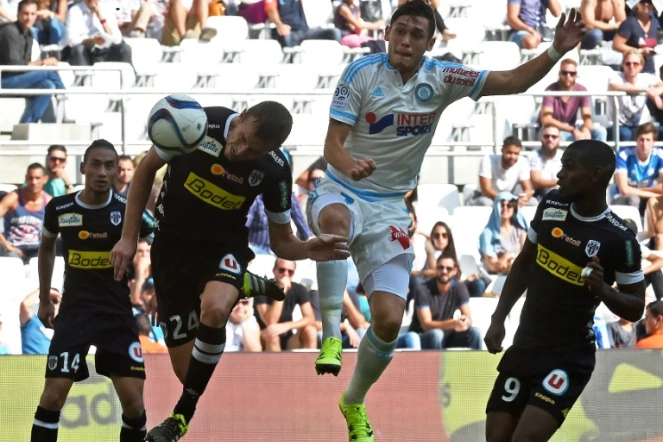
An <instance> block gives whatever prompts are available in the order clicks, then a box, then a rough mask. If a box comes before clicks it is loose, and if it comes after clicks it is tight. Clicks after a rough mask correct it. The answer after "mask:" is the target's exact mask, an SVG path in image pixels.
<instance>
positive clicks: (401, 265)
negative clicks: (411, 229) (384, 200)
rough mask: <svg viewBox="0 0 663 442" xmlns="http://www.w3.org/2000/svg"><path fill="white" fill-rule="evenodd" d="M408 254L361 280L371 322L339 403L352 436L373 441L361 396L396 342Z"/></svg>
mask: <svg viewBox="0 0 663 442" xmlns="http://www.w3.org/2000/svg"><path fill="white" fill-rule="evenodd" d="M410 266H411V257H410V255H408V254H401V255H398V256H396V257H394V258H392V259H391V260H390V261H389V262H387V263H385V264H383V265H381V266H380V267H378V268H377V269H376V270H374V271H373V272H372V273H371V274H370V275H369V276H368V277H367V278H366V279H365V280H364V290H365V291H366V294H367V295H368V296H369V302H370V306H371V317H372V321H371V326H370V327H369V329H368V330H367V332H366V336H365V337H364V339H362V340H361V343H360V344H359V351H358V354H357V365H356V366H355V370H354V373H353V374H352V379H351V381H350V385H349V386H348V389H347V390H346V391H345V393H343V395H342V396H341V400H340V402H339V407H340V408H341V412H342V413H343V415H344V416H345V419H346V421H347V424H348V431H349V433H350V438H351V440H357V441H366V442H368V441H373V440H374V436H373V429H372V428H371V426H370V423H369V421H368V417H367V416H366V410H365V408H364V405H363V403H364V399H365V397H366V394H367V393H368V390H369V389H370V388H371V386H372V385H373V384H374V383H375V382H377V380H378V379H379V378H380V376H381V375H382V373H383V372H384V370H385V369H386V368H387V366H388V365H389V363H390V362H391V359H392V357H393V354H394V350H395V349H396V345H397V343H398V333H399V331H400V328H401V324H402V322H403V313H404V312H405V305H406V301H405V300H406V299H407V291H408V283H409V273H410Z"/></svg>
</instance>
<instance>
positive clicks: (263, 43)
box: [239, 40, 283, 66]
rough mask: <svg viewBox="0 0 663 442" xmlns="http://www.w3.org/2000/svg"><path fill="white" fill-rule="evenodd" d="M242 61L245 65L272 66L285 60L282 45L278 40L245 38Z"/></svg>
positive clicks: (242, 47)
mask: <svg viewBox="0 0 663 442" xmlns="http://www.w3.org/2000/svg"><path fill="white" fill-rule="evenodd" d="M241 49H242V52H241V54H240V56H239V59H240V63H241V64H242V65H244V66H272V65H275V64H279V63H281V62H282V61H283V51H282V50H281V45H280V44H279V42H277V41H276V40H245V41H243V42H242V45H241Z"/></svg>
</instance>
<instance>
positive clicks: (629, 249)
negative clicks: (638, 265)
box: [624, 239, 635, 267]
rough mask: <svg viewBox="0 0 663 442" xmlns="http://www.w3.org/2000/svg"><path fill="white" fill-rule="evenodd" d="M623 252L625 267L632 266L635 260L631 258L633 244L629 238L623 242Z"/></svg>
mask: <svg viewBox="0 0 663 442" xmlns="http://www.w3.org/2000/svg"><path fill="white" fill-rule="evenodd" d="M624 254H625V256H626V262H625V263H624V264H626V266H627V267H633V266H634V265H635V260H634V258H633V244H632V242H631V240H630V239H629V240H626V242H625V243H624Z"/></svg>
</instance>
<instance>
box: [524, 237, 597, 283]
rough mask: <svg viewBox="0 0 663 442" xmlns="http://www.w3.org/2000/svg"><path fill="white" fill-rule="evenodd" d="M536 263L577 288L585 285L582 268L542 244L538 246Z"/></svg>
mask: <svg viewBox="0 0 663 442" xmlns="http://www.w3.org/2000/svg"><path fill="white" fill-rule="evenodd" d="M536 263H537V264H538V265H539V266H540V267H541V268H542V269H544V270H545V271H546V272H548V273H550V274H551V275H553V276H556V277H557V278H559V279H561V280H564V281H566V282H568V283H570V284H573V285H577V286H583V285H585V280H584V279H583V278H582V276H581V275H582V268H581V267H580V266H577V265H575V264H573V263H572V262H571V261H569V260H568V259H566V258H562V257H561V256H560V255H558V254H557V253H555V252H553V251H552V250H550V249H548V248H546V247H544V246H542V245H541V244H537V254H536Z"/></svg>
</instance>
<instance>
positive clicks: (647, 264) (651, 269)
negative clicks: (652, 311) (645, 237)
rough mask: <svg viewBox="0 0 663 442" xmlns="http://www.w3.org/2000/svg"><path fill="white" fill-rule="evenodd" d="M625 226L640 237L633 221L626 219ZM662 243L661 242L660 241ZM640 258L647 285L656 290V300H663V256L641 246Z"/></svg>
mask: <svg viewBox="0 0 663 442" xmlns="http://www.w3.org/2000/svg"><path fill="white" fill-rule="evenodd" d="M652 199H653V198H652ZM624 225H625V226H626V227H628V228H629V229H631V232H633V234H634V235H636V236H637V235H638V225H637V224H636V223H635V221H633V220H632V219H625V220H624ZM652 241H656V240H655V239H654V238H652V240H650V245H651V243H652ZM658 242H659V243H660V241H658ZM640 256H641V257H642V264H641V267H642V273H644V275H645V283H646V284H647V286H649V284H651V286H652V289H653V290H654V296H656V299H661V298H663V273H662V272H661V269H663V256H661V255H660V254H659V253H656V252H653V251H652V250H651V249H650V248H649V247H647V246H646V245H644V244H640Z"/></svg>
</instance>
